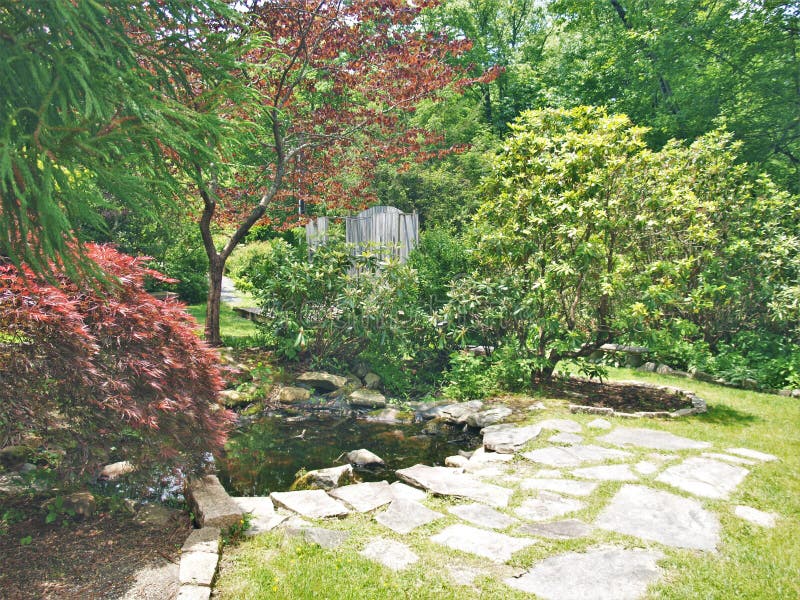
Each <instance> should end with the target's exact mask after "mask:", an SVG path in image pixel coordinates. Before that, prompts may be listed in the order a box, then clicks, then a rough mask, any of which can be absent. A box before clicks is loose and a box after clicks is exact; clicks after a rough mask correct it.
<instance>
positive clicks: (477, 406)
mask: <svg viewBox="0 0 800 600" xmlns="http://www.w3.org/2000/svg"><path fill="white" fill-rule="evenodd" d="M481 408H483V402H481V401H480V400H470V401H469V402H457V403H455V404H448V405H447V406H442V407H440V408H439V409H438V411H437V413H438V414H436V415H434V416H435V417H437V418H439V419H441V420H442V421H444V422H446V423H455V424H456V425H463V424H464V423H466V422H467V419H469V417H470V416H471V415H474V414H476V413H478V412H479V411H480V410H481Z"/></svg>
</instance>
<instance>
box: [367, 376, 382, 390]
mask: <svg viewBox="0 0 800 600" xmlns="http://www.w3.org/2000/svg"><path fill="white" fill-rule="evenodd" d="M380 386H381V377H380V375H376V374H375V373H371V372H370V373H367V374H366V375H364V387H365V388H368V389H370V390H377V389H378V388H379V387H380Z"/></svg>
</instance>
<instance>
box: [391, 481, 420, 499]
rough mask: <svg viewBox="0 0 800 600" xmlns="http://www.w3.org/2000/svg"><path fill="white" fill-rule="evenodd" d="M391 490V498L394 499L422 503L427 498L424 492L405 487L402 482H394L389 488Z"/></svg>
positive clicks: (408, 486)
mask: <svg viewBox="0 0 800 600" xmlns="http://www.w3.org/2000/svg"><path fill="white" fill-rule="evenodd" d="M389 487H390V488H392V496H393V497H394V499H395V500H396V499H401V500H413V501H414V502H422V501H423V500H425V498H427V497H428V494H426V493H425V491H424V490H421V489H419V488H415V487H411V486H410V485H406V484H405V483H403V482H402V481H395V482H394V483H392V485H390V486H389Z"/></svg>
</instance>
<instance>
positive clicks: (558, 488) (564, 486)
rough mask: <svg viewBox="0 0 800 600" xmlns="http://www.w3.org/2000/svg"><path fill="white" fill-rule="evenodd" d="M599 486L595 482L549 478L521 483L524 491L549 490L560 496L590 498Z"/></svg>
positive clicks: (527, 480) (524, 480)
mask: <svg viewBox="0 0 800 600" xmlns="http://www.w3.org/2000/svg"><path fill="white" fill-rule="evenodd" d="M599 485H600V484H599V483H595V482H593V481H575V480H574V479H548V478H531V479H523V480H522V481H521V482H520V487H521V488H522V489H523V490H547V491H548V492H558V493H560V494H569V495H570V496H588V495H589V494H591V493H593V492H594V491H595V490H596V489H597V487H598V486H599Z"/></svg>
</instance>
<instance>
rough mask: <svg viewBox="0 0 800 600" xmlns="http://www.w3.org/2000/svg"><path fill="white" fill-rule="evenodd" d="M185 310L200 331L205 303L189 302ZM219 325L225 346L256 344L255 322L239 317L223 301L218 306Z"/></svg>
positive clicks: (201, 329) (256, 328)
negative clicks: (193, 319)
mask: <svg viewBox="0 0 800 600" xmlns="http://www.w3.org/2000/svg"><path fill="white" fill-rule="evenodd" d="M186 311H187V312H188V313H189V314H190V315H192V316H193V317H194V318H195V320H196V321H197V327H198V331H199V332H200V333H202V331H203V326H204V323H205V320H206V305H205V303H203V304H190V305H188V306H187V307H186ZM219 327H220V333H221V335H222V342H223V343H224V344H225V345H226V346H249V345H257V344H258V337H259V331H258V327H257V326H256V325H255V323H253V322H252V321H250V320H248V319H244V318H242V317H240V316H239V315H237V314H236V313H235V312H233V309H232V308H231V307H230V306H228V305H227V304H225V303H223V304H222V305H221V307H220V311H219Z"/></svg>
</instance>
